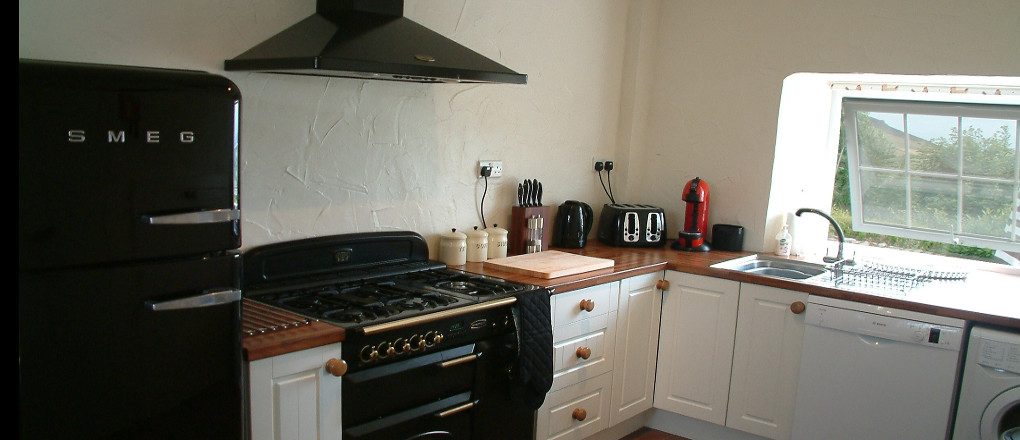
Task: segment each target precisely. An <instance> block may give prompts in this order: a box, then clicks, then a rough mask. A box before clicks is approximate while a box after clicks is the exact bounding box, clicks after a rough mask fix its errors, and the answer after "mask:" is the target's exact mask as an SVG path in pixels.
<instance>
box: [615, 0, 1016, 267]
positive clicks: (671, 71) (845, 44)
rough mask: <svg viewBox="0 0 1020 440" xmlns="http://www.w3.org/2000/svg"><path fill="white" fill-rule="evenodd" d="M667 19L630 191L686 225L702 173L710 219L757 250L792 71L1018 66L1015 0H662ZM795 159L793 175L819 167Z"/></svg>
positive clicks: (986, 70) (954, 70)
mask: <svg viewBox="0 0 1020 440" xmlns="http://www.w3.org/2000/svg"><path fill="white" fill-rule="evenodd" d="M658 17H659V20H660V21H659V26H658V34H657V35H658V37H657V40H658V42H659V45H658V47H657V52H656V56H655V57H654V58H655V63H656V67H655V69H654V74H653V77H654V79H653V81H652V82H651V84H652V86H651V87H653V90H654V91H655V92H654V93H653V94H652V95H651V101H650V104H649V110H648V118H647V119H646V124H647V125H646V126H645V130H644V131H645V133H646V134H645V142H646V145H644V146H643V148H644V151H643V152H642V153H641V154H633V153H632V155H631V156H632V158H631V161H630V166H631V170H632V171H631V178H630V179H629V180H628V188H629V189H630V195H631V196H633V197H635V198H639V199H641V200H642V201H645V202H649V203H655V204H659V205H662V206H664V207H667V208H668V215H669V217H668V221H669V222H670V224H672V225H677V226H679V225H680V224H681V223H680V222H681V221H682V211H681V210H682V209H683V205H682V203H681V202H680V201H679V198H680V194H679V188H680V185H682V184H683V183H684V182H686V181H687V180H689V179H691V178H693V177H695V176H701V177H702V178H703V179H705V180H707V181H708V182H709V184H710V185H711V189H712V193H711V197H712V200H711V202H712V204H711V211H710V216H709V223H710V224H714V223H736V224H740V225H743V226H744V227H745V228H747V231H746V235H745V242H744V246H745V248H747V249H749V250H762V249H764V246H765V244H766V242H768V241H770V240H771V239H772V236H774V235H775V234H776V232H777V230H778V222H776V221H775V220H776V219H768V218H767V208H768V199H769V193H770V182H771V177H772V162H773V154H774V146H775V142H776V115H777V112H778V110H779V98H780V93H781V90H782V83H783V79H784V78H786V77H787V76H788V75H790V74H792V73H795V72H877V73H904V74H925V75H927V74H972V75H1013V76H1016V75H1018V74H1020V57H1018V56H1017V46H1018V44H1020V8H1018V3H1017V1H1016V0H971V1H966V2H960V1H957V0H935V1H933V0H896V1H888V0H840V1H817V0H774V1H772V0H770V1H715V0H681V1H663V2H661V11H659V14H658ZM791 161H792V165H793V166H792V167H789V168H792V169H793V170H791V171H788V172H792V173H796V172H797V171H796V169H797V167H813V166H817V164H812V163H805V162H806V161H803V160H802V159H801V158H796V157H795V158H791ZM633 170H640V172H634V171H633ZM774 196H776V197H784V196H785V197H796V196H795V195H784V194H774ZM819 208H825V207H823V206H819ZM767 221H769V222H770V223H771V227H770V228H768V229H766V222H767ZM673 229H674V230H676V229H677V228H673Z"/></svg>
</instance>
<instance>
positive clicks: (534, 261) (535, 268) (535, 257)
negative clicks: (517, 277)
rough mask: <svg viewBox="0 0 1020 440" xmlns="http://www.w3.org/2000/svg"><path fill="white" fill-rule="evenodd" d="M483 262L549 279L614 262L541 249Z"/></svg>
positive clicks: (602, 266) (600, 267)
mask: <svg viewBox="0 0 1020 440" xmlns="http://www.w3.org/2000/svg"><path fill="white" fill-rule="evenodd" d="M485 264H486V265H487V266H492V267H494V268H497V269H499V270H505V271H507V272H513V273H518V274H522V275H528V276H533V277H536V278H545V279H551V278H559V277H563V276H567V275H576V274H579V273H584V272H591V271H593V270H599V269H606V268H610V267H613V266H614V265H615V264H616V262H615V261H613V260H609V259H606V258H595V257H586V256H584V255H577V254H572V253H570V252H561V251H543V252H536V253H533V254H524V255H514V256H512V257H506V258H493V259H491V260H486V261H485Z"/></svg>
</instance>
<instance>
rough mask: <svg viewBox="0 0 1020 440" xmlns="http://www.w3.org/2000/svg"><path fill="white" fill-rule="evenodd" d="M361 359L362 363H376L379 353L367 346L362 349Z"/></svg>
mask: <svg viewBox="0 0 1020 440" xmlns="http://www.w3.org/2000/svg"><path fill="white" fill-rule="evenodd" d="M360 357H361V361H362V362H375V361H376V359H379V352H378V351H377V350H376V349H375V348H374V347H372V346H371V345H366V346H365V347H363V348H362V349H361V356H360Z"/></svg>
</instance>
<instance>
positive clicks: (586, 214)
mask: <svg viewBox="0 0 1020 440" xmlns="http://www.w3.org/2000/svg"><path fill="white" fill-rule="evenodd" d="M594 218H595V212H594V211H592V209H591V206H589V205H588V204H587V203H584V202H578V201H577V200H567V201H566V202H563V204H562V205H560V207H559V210H557V211H556V224H555V225H554V229H553V246H557V247H563V248H583V247H584V245H585V243H586V242H587V241H588V233H589V232H591V227H592V223H593V222H594Z"/></svg>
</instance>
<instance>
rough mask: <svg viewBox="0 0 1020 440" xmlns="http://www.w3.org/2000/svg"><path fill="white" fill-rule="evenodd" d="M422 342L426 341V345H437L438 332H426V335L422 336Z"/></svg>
mask: <svg viewBox="0 0 1020 440" xmlns="http://www.w3.org/2000/svg"><path fill="white" fill-rule="evenodd" d="M422 342H424V343H425V346H426V347H431V346H433V345H436V332H428V333H425V337H424V338H422Z"/></svg>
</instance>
